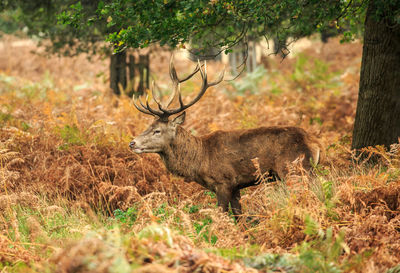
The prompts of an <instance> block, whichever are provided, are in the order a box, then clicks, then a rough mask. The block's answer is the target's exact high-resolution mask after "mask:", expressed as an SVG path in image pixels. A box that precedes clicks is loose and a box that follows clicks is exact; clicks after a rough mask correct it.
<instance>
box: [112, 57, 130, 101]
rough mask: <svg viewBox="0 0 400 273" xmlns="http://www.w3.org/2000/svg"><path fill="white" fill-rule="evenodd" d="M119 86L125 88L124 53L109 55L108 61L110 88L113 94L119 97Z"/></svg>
mask: <svg viewBox="0 0 400 273" xmlns="http://www.w3.org/2000/svg"><path fill="white" fill-rule="evenodd" d="M120 86H122V87H123V88H124V89H125V88H126V51H121V52H118V53H115V54H113V55H111V61H110V88H111V89H112V90H113V92H114V94H116V95H120V94H121V91H122V90H120V88H119V87H120Z"/></svg>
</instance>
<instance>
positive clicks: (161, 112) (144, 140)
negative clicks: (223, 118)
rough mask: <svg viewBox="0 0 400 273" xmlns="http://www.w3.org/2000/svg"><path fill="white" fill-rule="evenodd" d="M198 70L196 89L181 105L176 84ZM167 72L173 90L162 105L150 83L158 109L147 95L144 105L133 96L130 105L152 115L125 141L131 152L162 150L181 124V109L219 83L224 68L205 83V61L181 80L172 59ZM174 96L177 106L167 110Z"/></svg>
mask: <svg viewBox="0 0 400 273" xmlns="http://www.w3.org/2000/svg"><path fill="white" fill-rule="evenodd" d="M199 71H200V75H201V78H202V84H201V88H200V91H199V93H198V94H197V96H196V97H195V98H194V99H193V100H192V101H190V102H189V103H186V104H185V103H184V102H183V99H182V95H181V92H180V84H181V83H182V82H185V81H187V80H188V79H190V78H192V77H193V75H195V74H196V73H197V72H199ZM169 74H170V77H171V80H172V82H173V92H172V94H171V96H170V97H169V98H168V100H167V102H166V103H165V104H162V103H161V101H160V100H159V99H157V97H156V94H155V90H154V82H153V84H152V87H151V92H152V97H153V100H154V102H155V103H156V104H157V107H158V109H154V108H151V106H150V104H149V100H148V96H146V103H145V104H144V103H143V102H142V101H141V100H140V99H139V98H134V99H133V104H134V105H135V107H136V109H138V110H139V111H140V112H142V113H144V114H147V115H152V116H154V117H155V120H154V121H153V123H152V124H151V125H150V126H149V127H148V128H147V129H146V130H145V131H144V132H143V133H141V134H140V135H139V136H137V137H136V138H135V139H133V140H132V141H131V143H130V144H129V147H130V148H131V149H132V150H133V151H134V152H135V153H161V152H163V151H164V149H165V148H166V147H167V146H169V145H170V144H171V143H172V141H173V140H174V139H175V136H176V132H177V127H178V126H179V125H181V124H183V122H184V121H185V112H184V110H185V109H187V108H189V107H190V106H192V105H193V104H195V103H196V102H197V101H199V100H200V98H201V97H202V96H203V95H204V93H205V92H206V90H207V89H208V88H209V87H210V86H214V85H217V84H219V83H220V82H221V81H222V79H223V77H224V71H223V72H222V73H221V75H220V77H219V78H218V80H216V81H214V82H211V83H209V82H208V80H207V63H206V62H204V64H203V65H201V64H200V61H198V62H197V66H196V68H195V69H194V71H193V72H192V73H190V74H189V75H188V76H187V77H185V78H184V79H179V78H178V76H177V73H176V69H175V67H174V64H173V59H172V58H171V61H170V66H169ZM176 96H178V100H179V107H178V108H174V109H168V107H169V106H170V105H171V103H172V102H173V100H174V98H175V97H176ZM179 113H181V114H180V115H178V116H177V117H175V118H174V119H172V120H169V117H170V116H172V115H175V114H179Z"/></svg>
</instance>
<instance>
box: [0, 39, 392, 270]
mask: <svg viewBox="0 0 400 273" xmlns="http://www.w3.org/2000/svg"><path fill="white" fill-rule="evenodd" d="M15 42H20V41H18V40H16V39H15V38H13V37H6V38H4V40H3V41H2V45H3V46H2V47H0V56H1V59H0V216H1V217H0V219H1V220H0V225H1V227H2V228H1V230H2V232H1V234H0V262H1V266H2V268H3V270H5V271H7V270H8V269H10V270H14V271H17V272H24V271H23V270H25V269H26V268H29V269H30V270H33V272H34V271H36V272H42V271H43V270H45V269H46V270H47V269H48V270H51V271H58V272H111V268H113V270H114V271H113V272H130V270H133V269H134V268H136V270H137V271H135V272H194V271H196V270H197V271H196V272H256V269H252V268H249V267H246V266H245V265H244V264H243V262H242V261H240V260H241V258H243V257H244V256H253V255H261V254H262V253H266V252H269V253H279V254H284V253H286V254H288V253H289V254H296V255H297V254H299V253H300V254H301V253H303V252H301V251H302V250H299V248H298V247H299V246H301V245H303V247H304V244H307V243H309V244H312V243H313V242H315V240H317V239H318V236H317V235H312V234H311V233H310V234H311V235H310V234H309V233H307V232H305V231H306V230H308V229H309V228H310V220H309V219H313V221H315V222H316V223H318V227H319V228H320V230H322V231H324V232H326V231H327V230H329V229H331V230H332V232H333V234H334V235H335V236H337V237H335V238H339V237H338V236H339V234H340V231H342V232H344V239H343V240H344V241H343V246H346V247H343V252H341V253H340V255H339V257H338V258H337V259H336V260H335V262H336V263H337V264H338V265H341V264H344V262H343V261H345V260H346V259H351V258H357V257H359V258H360V257H364V258H360V262H359V263H358V264H357V267H355V266H348V267H345V266H343V267H342V268H341V270H343V271H358V272H377V271H379V272H382V271H383V270H385V269H387V268H390V267H393V266H395V265H396V264H399V263H400V243H399V242H400V215H399V204H400V187H399V186H398V184H399V182H400V178H399V177H400V171H399V168H400V154H399V149H398V146H396V147H395V146H394V147H393V149H392V151H391V152H386V151H384V150H382V149H380V148H379V147H378V148H371V149H369V150H366V153H375V154H379V155H381V157H382V161H381V162H380V164H378V165H377V166H373V167H371V166H367V165H366V164H365V163H357V164H356V163H354V161H353V159H354V155H353V154H352V152H351V151H350V139H351V130H352V124H353V120H354V114H355V106H356V99H357V91H358V80H359V78H358V74H359V67H360V59H361V45H360V44H359V43H355V44H345V45H340V46H339V45H338V41H337V40H333V41H331V42H330V43H328V44H326V45H322V44H320V43H319V42H315V43H314V47H313V48H310V49H307V50H306V52H304V53H303V55H299V56H297V57H296V58H293V59H288V60H285V61H284V62H282V63H281V61H280V60H279V59H274V58H272V57H271V58H270V59H268V67H269V69H268V71H267V72H266V76H265V77H263V78H262V79H261V80H260V84H259V85H258V86H257V88H258V90H257V92H253V91H254V90H244V93H243V94H244V96H243V94H241V93H239V92H238V90H236V89H235V88H233V87H232V86H231V85H230V84H229V83H224V84H222V86H221V87H220V88H219V89H216V88H214V89H212V90H210V91H209V92H208V93H207V94H206V95H205V97H204V98H203V99H202V100H201V101H200V102H199V103H198V104H197V105H195V106H194V107H193V109H190V110H189V111H188V118H187V124H186V125H185V127H186V128H187V129H189V130H191V131H192V132H193V133H194V134H204V133H208V132H210V131H213V130H216V129H222V128H223V129H234V128H248V127H254V126H259V125H265V124H268V125H297V126H301V127H304V128H305V129H306V130H308V131H310V132H311V133H313V134H314V135H316V136H317V137H318V138H319V139H320V140H321V142H323V143H324V147H325V148H326V158H325V162H324V164H323V165H321V166H318V168H317V169H316V171H315V174H314V175H313V176H311V177H307V176H294V175H293V176H292V177H290V179H288V181H286V184H282V183H270V184H267V183H263V182H262V183H261V185H258V186H256V187H253V188H247V189H245V190H244V191H243V192H242V205H243V210H244V212H245V213H246V214H247V215H249V216H251V217H252V220H253V222H249V221H241V222H239V223H235V222H234V220H233V219H232V217H230V216H228V215H226V214H223V213H221V212H220V211H219V209H218V208H217V207H216V199H215V197H214V196H213V195H212V194H211V193H209V192H207V191H204V189H202V188H201V187H200V186H198V185H197V184H195V183H185V182H184V181H183V180H182V179H180V178H176V177H173V176H171V175H170V174H169V173H168V172H167V171H166V170H165V168H164V166H163V164H162V162H161V161H160V160H159V158H158V157H157V156H156V155H144V156H138V155H135V154H133V153H132V152H131V151H130V150H129V149H128V143H129V141H130V139H131V137H132V135H136V134H138V133H140V132H141V131H142V130H143V129H145V127H146V125H147V124H148V123H149V122H150V119H149V118H148V117H145V116H143V115H141V114H140V113H138V112H137V111H136V110H135V109H134V108H133V107H132V105H131V103H130V100H129V99H128V98H126V97H122V98H115V97H113V96H112V95H110V93H109V92H110V91H109V90H108V89H107V83H106V82H107V81H106V80H107V72H106V70H107V67H108V64H107V62H106V61H105V60H101V59H98V58H94V59H92V60H91V61H88V60H87V59H85V57H84V56H80V57H76V58H71V59H67V58H58V57H51V58H46V57H43V56H40V55H36V54H33V53H31V51H39V50H38V49H37V48H36V47H35V46H34V45H32V44H22V46H18V47H17V46H15V45H20V44H21V43H19V44H18V43H17V44H16V43H15ZM13 43H14V44H13ZM13 45H14V46H13ZM153 57H154V58H152V60H153V61H152V66H151V69H152V71H153V72H154V74H153V76H154V78H156V79H157V83H158V85H159V86H160V87H163V86H168V85H167V84H168V83H169V81H168V73H167V72H168V71H167V69H168V68H167V63H168V54H167V53H160V54H157V56H153ZM176 66H177V70H178V71H186V70H187V66H188V63H186V62H183V61H182V62H179V63H177V64H176ZM209 69H210V72H209V74H210V75H217V74H218V73H217V72H216V71H218V70H219V69H221V66H220V65H219V64H211V65H209ZM96 75H98V76H96ZM198 82H199V79H195V80H193V81H191V82H189V83H188V84H186V85H185V86H183V92H184V94H187V96H189V97H190V96H192V94H191V92H190V91H191V90H192V89H193V88H195V87H196V86H197V84H198ZM325 237H326V236H325ZM157 238H158V239H157ZM336 240H339V239H336ZM202 249H211V251H212V252H216V253H220V254H221V253H226V251H228V252H230V253H231V254H221V255H223V256H227V257H230V258H235V262H231V261H229V260H227V259H225V258H221V257H219V256H218V255H215V254H212V253H209V252H205V251H204V250H202ZM224 251H225V252H224ZM303 251H304V250H303ZM369 252H371V254H369V256H368V255H367V254H368V253H369ZM286 254H285V255H286ZM362 255H364V256H362ZM21 264H23V265H24V266H22V265H21ZM0 268H1V267H0ZM299 268H301V267H299ZM303 269H304V268H303ZM303 269H302V270H300V269H299V270H300V271H302V272H306V270H305V269H304V270H303ZM18 270H20V271H18ZM280 270H281V271H282V272H286V271H290V270H289V269H287V268H283V267H282V268H280ZM265 271H266V269H265ZM291 272H299V271H291Z"/></svg>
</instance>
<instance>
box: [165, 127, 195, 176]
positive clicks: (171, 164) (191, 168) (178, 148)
mask: <svg viewBox="0 0 400 273" xmlns="http://www.w3.org/2000/svg"><path fill="white" fill-rule="evenodd" d="M202 153H203V145H202V141H201V139H200V138H198V137H195V136H193V135H192V134H190V133H189V132H188V131H186V130H185V129H183V128H182V127H181V126H178V128H177V130H176V136H175V139H174V141H173V142H172V143H171V144H170V146H168V147H167V149H166V150H165V151H164V152H162V153H160V156H161V158H162V159H163V160H164V163H165V166H166V167H167V169H168V170H169V171H170V172H172V173H173V174H175V175H179V176H183V177H185V178H187V179H194V177H195V176H196V174H197V171H198V170H199V169H200V166H201V164H202V162H201V159H202V158H203V156H201V154H202Z"/></svg>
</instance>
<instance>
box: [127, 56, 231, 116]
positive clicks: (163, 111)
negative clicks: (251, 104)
mask: <svg viewBox="0 0 400 273" xmlns="http://www.w3.org/2000/svg"><path fill="white" fill-rule="evenodd" d="M203 66H204V71H203V70H202V68H203ZM198 71H200V74H201V78H202V84H201V89H200V92H199V93H198V94H197V96H196V97H195V98H194V99H193V100H192V101H191V102H189V103H188V104H184V103H183V100H182V95H181V92H180V84H181V83H182V82H185V81H187V80H189V79H190V78H192V77H193V75H194V74H196V73H197V72H198ZM224 74H225V70H224V71H222V73H221V75H220V77H219V78H218V80H216V81H214V82H211V83H208V81H207V63H206V62H205V61H204V65H200V61H197V66H196V68H195V69H194V71H193V72H192V73H190V74H189V75H188V76H187V77H185V78H183V79H179V78H178V75H177V73H176V69H175V67H174V64H173V58H172V57H171V61H170V65H169V75H170V77H171V80H172V82H173V85H174V90H173V92H172V94H171V96H170V97H169V98H168V100H167V102H166V103H165V106H163V105H162V103H161V102H160V101H158V99H157V98H156V96H155V93H154V81H153V83H152V88H151V92H152V95H153V100H154V101H155V102H156V103H157V106H158V110H156V109H153V108H151V107H150V105H149V96H148V95H147V96H146V105H143V103H142V101H141V100H140V99H138V98H137V99H134V100H133V104H134V105H135V107H136V109H138V110H139V111H140V112H142V113H145V114H148V115H153V116H158V117H159V118H160V119H164V120H168V117H169V116H171V115H174V114H177V113H180V112H182V111H183V110H185V109H187V108H189V107H190V106H192V105H193V104H195V103H196V102H197V101H199V100H200V98H201V97H202V96H203V95H204V93H205V92H206V90H207V89H208V88H209V87H210V86H214V85H217V84H219V83H220V82H221V81H222V80H223V78H224ZM176 95H178V99H179V108H176V109H167V108H168V107H169V106H170V104H171V103H172V101H173V100H174V98H175V97H176ZM136 100H138V101H139V104H140V106H139V105H138V104H137V103H136Z"/></svg>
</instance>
